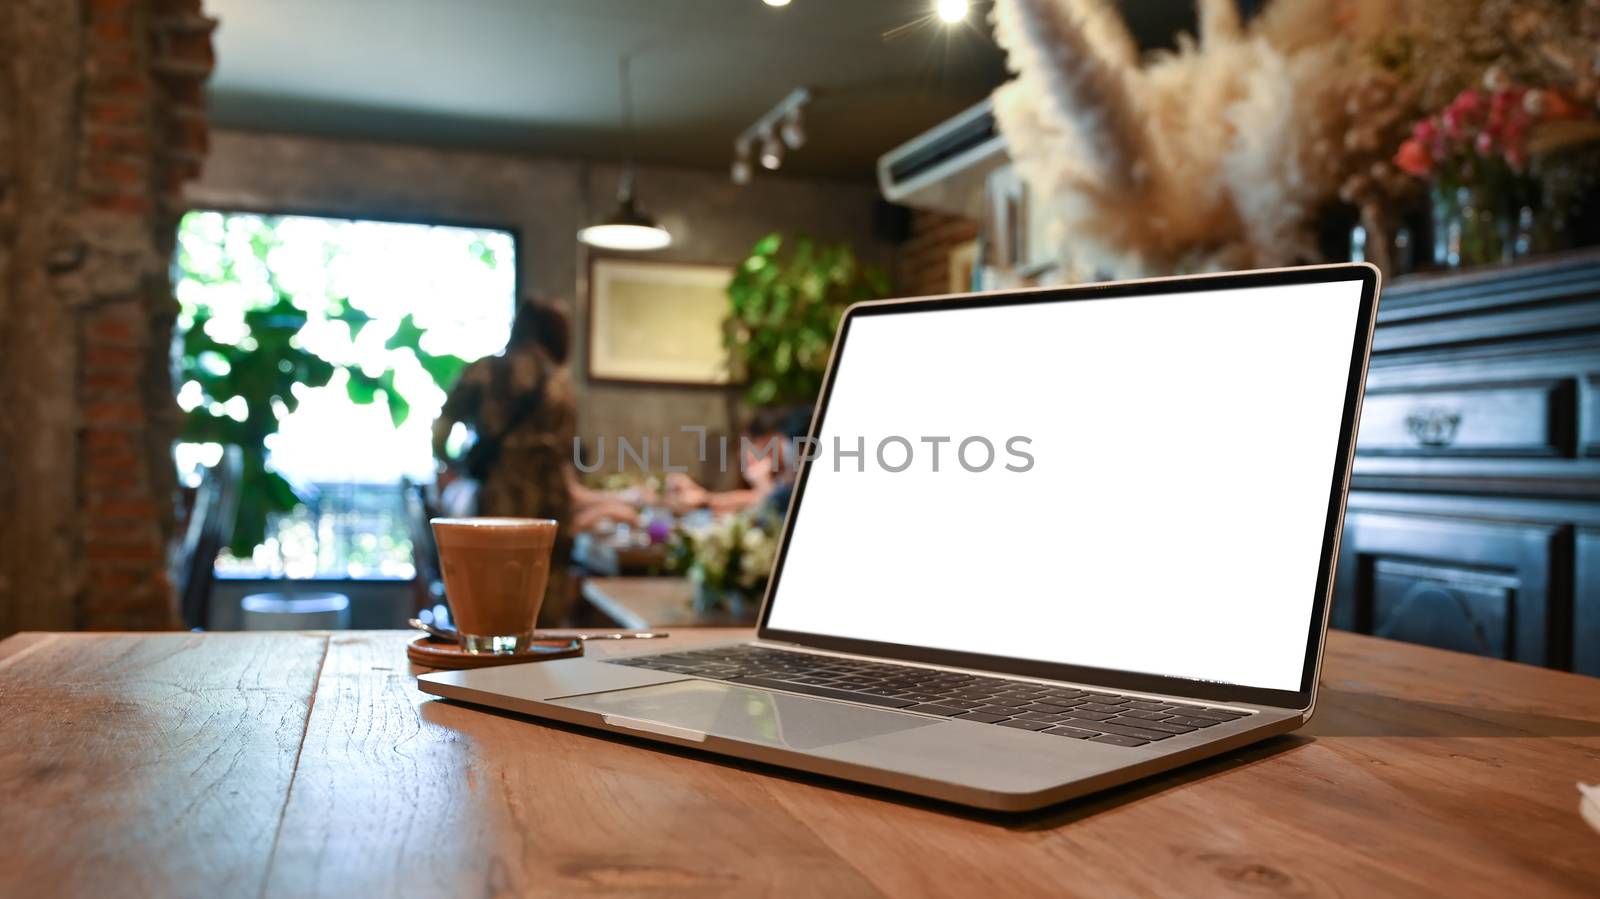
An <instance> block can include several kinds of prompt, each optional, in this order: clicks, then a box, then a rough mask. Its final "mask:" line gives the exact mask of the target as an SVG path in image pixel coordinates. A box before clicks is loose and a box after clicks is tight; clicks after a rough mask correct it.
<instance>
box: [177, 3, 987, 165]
mask: <svg viewBox="0 0 1600 899" xmlns="http://www.w3.org/2000/svg"><path fill="white" fill-rule="evenodd" d="M973 6H974V12H973V13H972V14H971V15H970V16H969V19H970V20H971V23H964V24H960V25H956V26H946V25H943V24H941V23H939V22H937V21H936V20H935V19H933V18H932V16H931V15H930V14H929V13H930V9H931V7H932V2H931V0H793V2H792V3H791V4H790V5H789V6H787V7H782V8H773V7H769V6H767V5H765V4H764V3H762V2H761V0H632V2H629V0H451V2H442V0H273V2H270V3H264V2H261V0H208V2H207V11H208V13H209V14H211V15H213V16H215V17H216V18H217V19H218V21H219V26H218V29H217V32H216V37H215V40H216V47H217V56H218V65H217V69H216V73H215V75H214V76H213V80H212V83H211V112H212V120H213V122H214V123H216V124H217V125H221V126H225V127H236V128H249V129H259V130H274V131H289V132H297V133H309V134H320V135H327V136H335V137H352V138H365V139H378V140H395V141H406V142H412V143H426V144H436V145H445V146H470V147H479V148H487V149H499V150H512V151H519V152H531V153H540V154H550V155H562V156H577V157H585V158H593V159H619V158H622V157H624V156H625V155H626V154H627V152H628V149H629V141H628V140H627V138H626V132H625V131H624V130H623V129H622V128H621V126H620V119H621V111H620V100H619V80H620V79H619V74H618V61H619V59H620V58H621V57H622V56H623V55H624V54H630V55H631V57H632V68H633V85H634V88H633V90H634V106H635V115H634V117H635V122H636V125H635V136H634V138H633V141H632V144H633V146H634V148H635V155H636V156H637V157H638V158H639V159H640V161H643V162H654V163H670V164H680V165H691V166H700V167H707V168H725V167H727V166H728V165H729V164H730V163H731V161H732V144H733V140H734V137H735V136H736V135H737V134H738V133H739V132H740V131H742V130H744V128H745V127H746V126H748V125H749V124H750V123H751V122H753V121H754V120H755V119H756V118H757V117H759V116H760V115H761V114H762V113H763V112H765V111H766V110H768V109H769V108H771V107H772V106H773V105H774V104H776V103H777V102H778V101H779V100H780V99H781V98H783V97H784V96H785V95H786V94H788V93H789V92H790V91H791V90H793V89H794V88H795V87H797V86H800V85H806V86H809V87H811V88H813V89H814V91H815V92H816V94H817V99H815V100H814V101H813V103H812V104H811V106H810V107H809V109H808V110H807V113H808V114H807V119H806V131H807V142H806V144H805V146H804V147H803V148H802V149H801V150H799V151H798V152H794V153H791V154H790V158H789V159H788V160H787V161H786V162H785V164H784V171H785V172H797V173H804V174H812V175H826V176H834V177H844V178H859V179H865V178H870V177H871V175H872V171H873V163H874V161H875V160H876V159H877V157H878V156H879V155H880V154H881V153H883V152H884V151H885V150H888V149H890V148H891V147H893V146H895V145H897V144H899V143H901V142H903V141H905V140H907V139H908V138H910V137H912V136H914V135H915V134H917V133H919V132H921V131H922V130H924V129H926V128H928V127H929V126H931V125H933V124H935V123H937V122H939V121H941V120H943V119H945V118H947V117H948V116H950V115H951V114H953V113H955V112H957V111H958V110H961V109H964V108H966V107H967V106H969V105H971V104H973V103H975V102H977V101H979V100H981V99H982V98H983V97H985V96H986V95H987V94H988V93H989V91H990V90H992V89H993V88H994V87H995V86H996V85H997V84H999V83H1000V82H1001V81H1002V80H1003V79H1004V77H1005V72H1004V64H1003V57H1002V55H1001V54H1000V52H999V50H998V49H997V48H996V47H995V46H994V43H993V41H992V39H991V38H990V36H989V34H988V30H987V27H986V26H985V25H983V24H982V22H983V20H984V18H985V11H986V10H985V4H983V3H974V4H973Z"/></svg>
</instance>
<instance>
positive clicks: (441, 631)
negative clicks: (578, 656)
mask: <svg viewBox="0 0 1600 899" xmlns="http://www.w3.org/2000/svg"><path fill="white" fill-rule="evenodd" d="M410 624H411V626H412V627H413V628H415V629H416V630H419V631H423V632H425V633H429V634H432V635H433V636H435V637H438V638H439V639H440V640H448V641H450V642H451V643H457V642H460V638H459V637H457V636H456V632H455V629H454V628H448V627H440V626H438V625H437V624H429V623H428V622H426V621H423V620H422V619H421V618H412V619H411V620H410ZM534 636H535V637H537V638H539V639H552V640H557V639H559V640H660V639H661V638H662V637H669V636H671V634H668V633H666V632H665V631H618V632H615V633H609V634H561V635H560V636H559V637H549V638H545V637H543V636H540V635H539V634H535V635H534Z"/></svg>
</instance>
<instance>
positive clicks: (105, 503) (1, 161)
mask: <svg viewBox="0 0 1600 899" xmlns="http://www.w3.org/2000/svg"><path fill="white" fill-rule="evenodd" d="M7 20H9V21H7ZM213 25H214V23H213V22H212V21H211V20H210V19H208V18H206V17H205V16H204V15H202V13H201V9H200V0H11V2H8V3H7V4H6V5H5V9H4V10H3V11H0V134H3V135H10V136H9V137H7V138H0V375H3V377H0V460H4V464H5V468H6V470H5V471H4V473H3V475H0V477H4V478H5V482H4V484H3V486H0V493H3V496H0V499H3V507H4V508H6V509H7V510H8V512H10V513H11V514H10V517H9V520H8V521H7V522H6V524H5V525H4V527H5V528H6V531H5V533H4V534H3V535H0V634H5V633H8V632H10V631H14V630H19V629H25V628H38V627H51V628H62V627H69V628H70V627H87V628H101V629H105V628H148V627H165V626H172V625H174V624H176V623H177V619H176V614H175V603H174V599H173V591H172V585H171V584H170V583H169V580H168V578H167V573H166V572H167V548H168V543H169V538H170V535H171V531H172V514H171V510H172V497H173V493H174V484H173V475H172V462H171V450H170V447H171V442H172V438H173V436H174V434H175V432H176V427H177V422H178V412H177V409H176V407H175V404H174V401H173V396H172V385H171V376H170V373H169V366H170V363H169V347H170V343H171V337H172V326H173V321H174V319H175V317H176V310H177V306H176V303H175V302H174V300H173V297H172V292H171V286H170V283H169V278H168V270H167V266H168V261H169V259H170V257H171V253H172V241H173V235H174V229H175V227H176V221H177V216H178V215H180V214H181V211H182V209H183V205H184V204H183V198H182V187H183V184H184V182H185V181H186V180H188V179H190V178H192V177H194V176H195V175H197V174H198V173H199V170H200V164H201V161H202V160H203V159H204V156H205V152H206V128H205V115H204V104H203V89H204V84H205V80H206V78H207V77H208V75H209V73H210V71H211V67H212V62H213V60H212V53H211V30H212V28H213Z"/></svg>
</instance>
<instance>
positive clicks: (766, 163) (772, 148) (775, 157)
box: [761, 131, 783, 172]
mask: <svg viewBox="0 0 1600 899" xmlns="http://www.w3.org/2000/svg"><path fill="white" fill-rule="evenodd" d="M780 165H783V144H781V143H779V142H778V136H777V135H775V134H773V133H772V132H771V131H768V132H767V133H766V134H763V135H762V136H761V167H762V168H764V169H766V170H767V171H769V172H772V171H777V169H778V166H780Z"/></svg>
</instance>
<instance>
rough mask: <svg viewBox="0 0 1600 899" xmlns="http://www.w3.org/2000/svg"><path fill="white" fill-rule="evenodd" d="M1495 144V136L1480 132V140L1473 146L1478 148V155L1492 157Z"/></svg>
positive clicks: (1474, 142)
mask: <svg viewBox="0 0 1600 899" xmlns="http://www.w3.org/2000/svg"><path fill="white" fill-rule="evenodd" d="M1494 143H1495V141H1494V135H1493V134H1491V133H1490V132H1488V131H1482V132H1479V133H1478V139H1477V140H1475V141H1473V145H1474V146H1475V147H1477V148H1478V155H1480V156H1489V155H1492V154H1493V153H1494Z"/></svg>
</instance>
